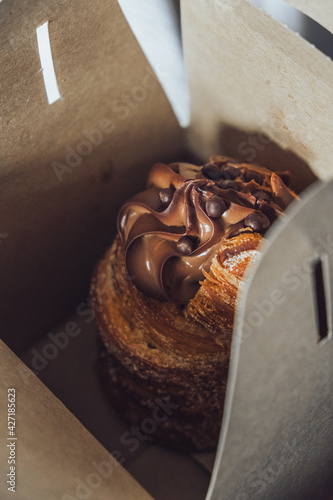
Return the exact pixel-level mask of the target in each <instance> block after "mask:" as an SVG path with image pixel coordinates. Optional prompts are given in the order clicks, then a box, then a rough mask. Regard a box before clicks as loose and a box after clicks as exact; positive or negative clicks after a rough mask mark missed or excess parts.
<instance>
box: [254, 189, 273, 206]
mask: <svg viewBox="0 0 333 500" xmlns="http://www.w3.org/2000/svg"><path fill="white" fill-rule="evenodd" d="M255 197H256V206H257V207H259V206H260V205H261V203H262V202H263V201H265V202H266V203H269V202H270V201H271V197H270V196H269V194H268V193H267V191H257V192H256V194H255Z"/></svg>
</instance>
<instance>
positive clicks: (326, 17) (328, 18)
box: [286, 0, 333, 33]
mask: <svg viewBox="0 0 333 500" xmlns="http://www.w3.org/2000/svg"><path fill="white" fill-rule="evenodd" d="M286 2H288V3H289V4H290V5H293V6H294V7H296V8H297V9H299V10H300V11H301V12H303V13H304V14H306V15H307V16H309V17H311V18H312V19H314V20H315V21H317V23H319V24H321V25H322V26H324V28H326V29H327V30H329V31H330V32H331V33H333V9H332V4H331V2H330V0H317V1H316V2H313V1H312V0H286Z"/></svg>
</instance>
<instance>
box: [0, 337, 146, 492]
mask: <svg viewBox="0 0 333 500" xmlns="http://www.w3.org/2000/svg"><path fill="white" fill-rule="evenodd" d="M0 356H1V366H0V389H1V391H0V397H1V405H0V422H1V436H2V437H3V439H2V440H1V441H2V443H1V444H2V447H3V449H2V450H1V453H0V457H1V467H0V469H1V475H2V481H1V483H0V496H1V499H2V500H5V499H10V498H13V497H15V498H16V499H17V500H32V499H34V500H59V499H62V500H71V499H73V498H74V499H75V498H94V500H95V499H96V500H105V499H106V498H107V499H110V500H120V499H126V500H149V499H150V500H151V497H150V495H148V493H146V492H145V491H144V489H143V488H142V487H141V486H140V485H139V484H138V483H137V482H136V481H135V480H134V479H133V478H132V477H131V476H130V475H129V474H128V473H127V472H126V471H125V470H124V469H123V467H122V466H121V465H120V464H119V463H118V462H117V461H116V460H115V459H114V458H113V457H112V456H111V455H110V454H109V453H108V452H107V451H106V450H105V449H104V448H103V447H102V446H101V445H100V444H99V443H98V442H97V441H96V439H95V438H93V437H92V436H91V434H90V433H89V432H88V431H87V430H86V429H85V428H84V427H83V426H82V425H81V424H80V423H79V422H78V421H77V420H76V418H75V417H74V416H73V415H72V414H71V413H70V412H69V411H68V410H67V409H66V408H65V406H64V405H63V404H62V403H60V401H59V400H57V399H56V398H55V397H54V396H53V394H52V393H51V392H50V391H49V390H48V389H47V388H46V387H45V386H44V385H43V384H42V383H41V382H40V381H39V380H38V379H37V377H35V376H34V375H32V374H31V375H30V378H29V379H27V378H26V370H27V368H26V367H25V365H24V364H23V363H22V362H21V361H20V360H19V359H18V358H17V357H16V356H15V355H14V354H13V353H12V352H11V351H10V350H9V349H8V348H7V347H6V346H5V345H4V344H3V342H1V341H0ZM8 388H15V391H16V430H15V436H16V438H17V440H16V441H15V452H16V454H15V458H16V463H15V467H16V474H15V475H16V491H15V493H13V492H11V491H8V489H7V487H8V486H9V484H6V474H7V472H9V465H8V463H7V458H8V456H9V453H10V449H9V448H6V444H7V443H11V442H12V439H9V440H7V437H8V433H7V432H6V429H7V391H8ZM87 404H88V403H87ZM6 452H7V453H6Z"/></svg>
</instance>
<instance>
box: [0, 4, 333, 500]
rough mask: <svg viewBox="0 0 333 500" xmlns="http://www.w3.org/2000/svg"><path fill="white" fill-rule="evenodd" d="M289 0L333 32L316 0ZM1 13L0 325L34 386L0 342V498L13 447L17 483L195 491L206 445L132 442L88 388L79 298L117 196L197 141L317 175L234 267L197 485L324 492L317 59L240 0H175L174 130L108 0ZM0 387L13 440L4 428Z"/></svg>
mask: <svg viewBox="0 0 333 500" xmlns="http://www.w3.org/2000/svg"><path fill="white" fill-rule="evenodd" d="M290 3H292V4H294V5H296V6H297V7H298V8H300V9H303V10H304V12H306V13H308V14H309V15H311V16H312V17H313V18H314V19H316V20H318V21H319V22H321V24H323V25H324V26H325V27H326V28H328V29H330V30H332V26H333V23H332V18H331V13H330V10H329V8H328V5H327V2H325V1H321V2H317V3H316V5H315V6H314V5H312V4H311V3H310V2H307V1H305V0H304V1H301V0H298V1H297V2H296V1H293V2H290ZM47 21H48V30H49V34H50V39H51V47H52V55H53V61H54V69H55V74H56V76H57V81H58V86H59V91H60V94H61V98H60V99H59V100H57V101H56V102H54V103H53V104H51V105H49V104H48V101H47V99H46V95H45V87H44V83H43V78H42V74H41V70H40V60H39V54H38V47H37V39H36V28H37V27H38V26H41V25H43V24H44V23H45V22H47ZM0 23H1V31H0V33H1V34H0V40H1V43H0V61H1V69H2V76H1V88H0V90H1V92H0V95H1V98H2V104H1V123H2V126H3V133H2V138H3V140H2V147H1V159H2V161H1V165H2V167H1V168H2V172H1V175H0V179H1V182H2V184H3V190H2V195H1V202H0V203H1V227H0V233H1V234H0V236H1V239H0V242H1V261H0V275H1V284H2V287H1V292H0V317H1V336H2V338H3V340H4V341H5V343H6V344H7V345H8V346H9V348H10V349H12V350H13V351H14V352H15V353H16V354H20V356H21V357H22V359H23V360H24V361H25V362H26V363H27V364H28V366H29V367H30V368H32V369H34V370H35V372H37V375H38V376H39V377H40V379H41V380H43V382H45V384H46V385H47V386H48V387H49V388H50V389H51V392H50V390H48V389H47V388H46V387H45V385H43V383H41V382H40V381H39V380H38V378H37V377H36V376H35V375H33V374H32V373H31V371H30V370H27V369H26V368H25V365H24V364H23V363H22V362H21V361H20V360H19V359H18V358H17V357H16V355H15V354H14V353H13V352H11V351H10V349H9V348H8V347H6V346H5V344H1V372H2V374H1V398H2V403H1V406H0V415H1V419H0V422H1V433H2V434H3V440H2V441H3V449H2V451H1V454H0V456H1V466H0V470H1V473H2V477H3V478H5V479H2V481H1V483H0V491H1V498H10V496H9V495H10V494H11V492H9V491H8V489H7V487H8V484H6V480H7V479H6V474H7V473H9V472H10V469H9V467H10V464H8V454H10V452H11V448H10V446H12V448H13V450H12V451H13V453H16V459H17V463H16V464H15V465H16V466H17V476H16V498H19V499H29V500H30V499H35V498H36V499H39V498H40V499H53V498H54V499H56V498H63V499H64V498H67V499H68V498H94V499H95V498H96V499H97V498H103V499H104V498H115V499H121V500H122V499H124V500H125V499H130V498H143V499H144V498H149V495H148V494H147V493H146V492H145V491H144V489H143V488H142V487H141V486H139V484H138V483H136V481H135V480H134V479H133V477H131V476H134V477H135V478H138V479H139V481H140V482H141V484H143V485H144V486H145V487H146V488H147V489H148V490H149V491H150V492H151V493H152V494H153V496H154V497H155V498H158V499H162V498H165V499H168V498H173V499H178V498H179V499H180V498H182V499H186V498H191V499H195V498H204V495H205V491H206V489H207V487H208V483H209V473H208V472H207V471H208V470H209V469H211V465H212V460H213V457H212V456H211V455H209V456H205V455H200V454H199V455H198V456H196V457H189V456H182V455H179V454H176V453H174V452H171V451H166V450H163V449H161V448H159V447H156V446H148V445H146V443H140V446H139V448H138V450H136V451H135V452H131V451H129V450H128V447H126V445H124V443H123V442H122V440H121V436H122V435H123V434H124V433H126V432H127V430H128V429H127V427H126V424H124V422H122V420H121V419H120V418H119V417H118V416H117V415H116V414H115V413H114V411H113V409H112V406H110V404H109V402H108V401H107V399H106V398H105V396H104V394H103V393H102V391H101V389H100V387H99V385H98V381H97V378H96V375H95V373H94V362H95V356H96V352H95V351H94V349H95V347H94V338H93V337H94V326H93V323H92V322H90V321H88V318H89V315H87V314H85V315H84V314H83V313H84V311H87V304H86V303H85V299H86V298H87V293H88V284H89V278H90V275H91V270H92V266H93V265H94V263H95V262H96V260H97V258H98V257H99V256H100V255H101V253H102V252H103V251H104V249H105V248H106V247H107V246H108V244H110V242H111V241H112V238H113V235H114V229H113V228H114V221H115V217H116V213H117V209H118V207H119V205H120V204H121V203H122V201H123V200H124V199H125V198H126V197H128V196H129V195H130V194H132V193H133V192H134V191H137V190H138V187H140V186H143V184H144V179H145V175H146V172H147V170H148V169H149V167H150V166H151V165H152V164H153V163H154V162H155V161H168V160H171V159H173V160H174V159H180V158H183V157H186V156H188V155H192V156H196V157H198V158H199V159H203V158H205V157H207V156H209V155H210V154H211V153H213V152H214V153H216V152H226V153H227V154H234V155H236V156H238V157H241V158H244V157H245V159H249V158H248V157H247V156H248V155H251V156H253V155H254V156H255V158H253V157H252V158H251V160H254V159H255V160H256V161H258V162H260V161H262V162H264V163H266V164H267V165H268V166H271V167H272V168H281V170H285V169H286V167H288V168H289V169H290V170H291V171H292V173H293V176H294V179H295V187H296V188H298V189H303V188H305V187H306V186H308V185H309V184H311V183H312V182H313V181H314V180H315V179H316V178H319V179H320V180H321V181H323V182H320V181H317V183H315V184H314V186H313V188H312V189H310V190H309V191H308V192H307V193H306V194H304V195H303V196H302V200H301V203H299V204H296V206H294V207H291V209H290V211H289V218H288V219H286V220H281V221H279V223H277V224H276V225H275V227H274V228H273V229H272V231H271V232H270V234H269V235H268V238H267V243H266V245H265V247H264V249H263V254H262V259H261V261H260V263H259V265H258V266H256V269H250V270H249V273H248V277H249V279H248V281H247V287H246V290H244V293H243V294H242V297H241V301H240V305H239V309H238V311H237V316H236V323H235V333H234V342H233V348H232V357H231V367H230V375H229V382H228V396H227V401H226V407H225V416H224V419H223V425H222V432H221V438H220V443H219V447H218V452H217V457H216V462H215V466H214V470H213V475H212V480H211V483H210V486H209V490H208V498H210V499H214V500H215V499H221V498H226V499H237V500H241V499H252V498H258V499H263V498H267V499H268V498H269V499H275V498H276V499H281V498H286V499H289V498H290V499H297V498H309V499H310V498H311V499H312V498H325V497H324V495H325V494H327V493H328V491H329V489H330V485H329V479H330V472H331V469H332V463H333V456H332V451H333V447H332V444H331V443H332V436H333V423H332V410H333V401H332V380H333V373H332V366H333V365H332V363H331V356H332V341H331V336H332V308H331V290H332V265H333V257H332V241H333V240H332V237H333V235H332V231H333V227H332V223H331V217H330V213H331V207H332V201H331V200H332V190H333V185H332V182H331V183H330V182H329V179H330V178H331V176H332V174H331V172H332V169H331V165H330V158H331V154H330V153H331V152H332V151H331V149H332V147H331V142H330V139H331V136H332V122H331V120H330V118H331V116H330V115H331V113H330V106H329V104H330V103H331V102H332V97H333V96H332V94H333V85H332V83H333V66H332V62H331V61H330V60H328V59H327V58H326V57H325V56H324V55H323V54H321V53H320V52H319V51H318V50H316V49H315V48H313V47H311V46H310V45H309V44H308V43H307V42H305V41H304V40H303V39H302V38H300V37H297V36H296V35H295V34H294V33H292V32H291V31H289V30H288V29H286V28H285V27H283V26H282V25H280V24H278V23H277V22H276V21H274V20H273V19H271V18H270V17H269V16H267V14H265V13H263V12H261V11H259V10H258V9H257V8H255V7H254V6H253V5H251V4H250V3H248V2H247V1H245V0H234V1H232V0H209V1H204V0H196V1H195V2H191V1H190V0H184V1H183V2H182V31H183V43H184V53H185V63H186V68H187V74H188V80H189V88H190V97H191V116H192V117H191V124H190V127H189V128H188V129H185V130H184V129H182V128H181V127H180V126H179V125H178V123H177V120H176V119H175V117H174V115H173V112H172V110H171V107H170V104H169V103H168V100H167V98H166V97H165V95H164V93H163V91H162V89H161V87H160V85H159V83H158V82H157V80H156V78H155V77H154V74H153V73H152V70H151V68H150V66H149V65H148V63H147V61H146V59H145V56H144V55H143V53H142V51H141V49H140V47H139V45H138V43H137V41H136V40H135V37H134V36H133V34H132V32H131V30H130V28H129V26H128V24H127V22H126V20H125V19H124V17H123V15H122V12H121V10H120V8H119V6H118V3H117V2H116V0H109V1H106V0H97V2H94V3H93V4H92V3H91V2H87V1H86V0H81V2H78V1H77V0H57V1H56V2H51V1H49V0H47V1H44V2H42V1H41V0H32V1H29V2H27V1H26V0H21V2H20V3H19V4H17V3H15V2H13V1H12V0H3V2H1V3H0ZM126 96H129V99H130V100H128V97H126ZM133 96H134V98H133ZM126 99H127V100H126ZM318 262H320V263H321V268H322V275H323V286H322V288H323V290H324V292H325V300H326V311H324V316H325V318H324V319H325V320H326V330H325V325H324V328H323V318H322V315H323V312H322V309H320V308H319V309H318V307H317V303H316V295H317V294H316V290H315V286H314V283H315V278H314V276H315V274H316V273H315V269H318ZM321 300H322V301H323V300H324V299H323V297H322V296H321ZM82 304H83V305H82ZM88 309H89V308H88ZM74 311H76V312H74ZM318 311H319V312H318ZM73 312H74V313H73ZM73 314H74V315H73ZM66 316H67V320H66V319H65V318H66ZM68 318H69V319H68ZM64 319H65V322H64V323H62V324H61V325H60V326H55V325H57V324H58V322H59V321H60V320H64ZM50 332H51V335H50V334H49V333H50ZM60 332H62V333H63V334H64V335H62V336H61V335H57V334H59V333H60ZM320 333H321V336H322V337H323V338H321V337H320V335H319V334H320ZM60 338H62V342H63V345H62V347H59V346H57V345H56V341H55V339H58V342H60V343H61V340H59V339H60ZM66 342H67V343H66ZM64 344H66V345H64ZM59 345H61V344H59ZM43 360H44V361H43ZM9 388H14V389H15V391H16V405H17V406H16V422H17V428H16V429H15V436H11V435H9V434H8V433H7V424H8V406H7V399H8V389H9ZM52 393H53V394H52ZM57 398H60V400H61V401H62V402H60V401H59V399H57ZM63 403H64V404H65V406H64V404H63ZM9 404H11V403H10V402H9ZM66 406H67V408H68V409H69V410H70V411H71V412H72V413H74V415H75V417H77V418H78V419H79V420H80V421H81V423H80V422H79V421H78V420H77V419H76V418H75V417H74V416H73V414H72V413H70V411H68V409H67V408H66ZM10 422H12V419H10ZM82 424H83V425H82ZM93 436H95V437H93ZM14 437H17V440H15V439H14ZM96 438H97V440H98V441H100V443H102V445H103V446H105V448H106V449H107V450H108V452H109V453H108V452H107V451H106V449H105V448H104V447H103V446H102V445H101V444H99V443H98V441H97V440H96ZM5 442H8V443H9V446H8V447H7V446H6V444H5ZM8 443H7V444H8ZM111 452H114V457H115V458H116V459H118V460H119V461H120V465H118V462H116V461H115V460H114V459H113V458H112V457H111V456H110V453H111ZM199 463H201V465H198V464H199ZM121 464H122V465H123V466H124V467H125V468H127V470H128V472H129V473H130V474H129V473H128V472H126V471H125V469H124V467H122V465H121Z"/></svg>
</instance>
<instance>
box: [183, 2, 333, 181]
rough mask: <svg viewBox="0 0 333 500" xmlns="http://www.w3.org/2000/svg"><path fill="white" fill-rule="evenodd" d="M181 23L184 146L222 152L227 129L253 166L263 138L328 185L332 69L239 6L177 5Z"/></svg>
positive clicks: (249, 8)
mask: <svg viewBox="0 0 333 500" xmlns="http://www.w3.org/2000/svg"><path fill="white" fill-rule="evenodd" d="M182 21H183V24H182V26H183V43H184V53H185V64H186V67H187V72H188V77H189V87H190V98H191V106H192V108H191V112H192V127H191V133H190V145H191V146H192V147H193V148H195V149H196V151H197V152H200V153H201V155H203V156H207V155H209V154H211V152H212V151H214V152H215V151H223V149H225V147H226V144H225V142H226V140H227V139H226V138H227V137H228V136H227V134H226V132H227V130H228V128H230V127H231V128H233V129H234V130H235V131H237V130H239V131H241V132H243V133H245V134H247V137H248V139H249V140H247V141H246V140H245V141H244V140H242V141H240V142H239V143H238V144H237V148H236V149H237V152H238V157H240V158H243V159H247V160H248V159H249V158H250V161H256V157H257V153H258V152H259V151H261V150H262V149H265V147H266V143H265V142H264V139H263V140H261V139H262V138H263V137H264V136H268V138H269V139H270V140H271V141H273V142H274V143H276V144H277V145H279V146H280V147H281V148H282V149H283V150H289V151H292V152H293V153H294V154H296V155H297V156H298V157H299V158H301V159H303V160H304V161H305V162H306V163H308V164H309V165H310V166H311V169H312V170H313V172H314V173H315V174H316V175H317V176H318V177H320V178H322V179H327V178H329V177H330V176H331V175H332V169H331V166H330V159H331V155H332V146H331V137H332V131H333V130H332V128H333V124H332V120H331V112H330V107H329V106H328V103H330V102H332V99H333V63H332V61H330V60H329V59H328V58H327V57H326V56H325V55H323V54H322V53H321V52H319V51H318V50H317V49H315V48H314V47H312V46H311V45H310V44H309V43H308V42H306V41H305V40H304V39H302V38H301V37H299V36H296V35H295V33H293V32H292V31H290V30H289V29H288V28H285V27H284V26H282V25H281V24H279V23H278V22H277V21H275V20H274V19H272V18H271V17H270V16H269V15H268V14H266V13H265V12H263V11H260V10H259V9H257V8H256V7H255V6H254V5H252V4H250V3H249V2H247V1H246V0H237V1H234V0H220V1H215V0H214V1H213V0H212V1H210V2H206V1H204V0H198V1H197V2H190V1H189V0H184V1H183V2H182ZM203 32H204V33H205V36H204V37H202V36H201V33H203ZM254 134H257V135H258V134H259V139H258V137H256V140H255V141H253V140H252V136H253V135H254ZM228 140H229V139H228ZM236 142H237V140H236Z"/></svg>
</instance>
